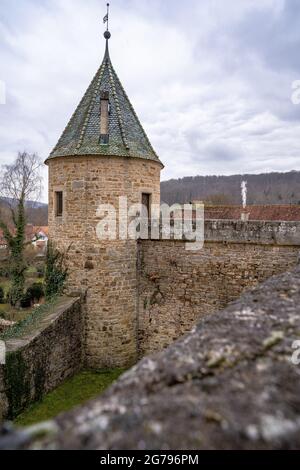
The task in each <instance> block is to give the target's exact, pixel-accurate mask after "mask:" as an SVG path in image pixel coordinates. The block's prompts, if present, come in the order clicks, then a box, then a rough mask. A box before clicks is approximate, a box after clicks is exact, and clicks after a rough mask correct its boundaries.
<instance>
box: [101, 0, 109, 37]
mask: <svg viewBox="0 0 300 470" xmlns="http://www.w3.org/2000/svg"><path fill="white" fill-rule="evenodd" d="M108 22H109V3H107V13H106V15H105V16H104V18H103V23H104V24H105V23H106V24H107V26H106V31H105V33H104V37H105V39H106V40H107V41H108V39H110V37H111V34H110V32H109V31H108Z"/></svg>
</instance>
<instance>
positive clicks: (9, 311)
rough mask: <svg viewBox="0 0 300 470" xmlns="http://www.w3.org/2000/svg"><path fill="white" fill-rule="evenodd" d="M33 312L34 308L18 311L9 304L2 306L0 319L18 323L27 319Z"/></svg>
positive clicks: (0, 307)
mask: <svg viewBox="0 0 300 470" xmlns="http://www.w3.org/2000/svg"><path fill="white" fill-rule="evenodd" d="M32 310H33V309H32V308H24V309H22V310H18V309H16V308H14V307H12V306H11V305H9V304H0V318H5V320H9V321H14V322H16V323H17V322H19V321H21V320H24V319H25V318H27V317H28V315H29V314H30V313H31V312H32Z"/></svg>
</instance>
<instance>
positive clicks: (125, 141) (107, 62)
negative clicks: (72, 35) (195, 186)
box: [48, 39, 160, 162]
mask: <svg viewBox="0 0 300 470" xmlns="http://www.w3.org/2000/svg"><path fill="white" fill-rule="evenodd" d="M104 92H106V93H107V92H108V93H109V104H110V112H109V142H108V144H103V143H101V142H100V122H101V121H100V120H101V115H100V100H101V95H102V96H103V93H104ZM76 155H78V156H80V155H105V156H124V157H134V158H142V159H147V160H154V161H157V162H160V160H159V158H158V156H157V155H156V153H155V151H154V149H153V147H152V145H151V143H150V141H149V139H148V137H147V135H146V132H145V131H144V129H143V127H142V125H141V123H140V121H139V119H138V117H137V115H136V113H135V111H134V109H133V106H132V104H131V103H130V101H129V98H128V96H127V94H126V92H125V90H124V88H123V86H122V84H121V82H120V80H119V78H118V76H117V74H116V72H115V70H114V68H113V66H112V63H111V59H110V55H109V50H108V39H107V40H106V51H105V55H104V59H103V62H102V64H101V67H100V68H99V70H98V71H97V73H96V75H95V77H94V79H93V81H92V83H91V84H90V86H89V88H88V89H87V91H86V93H85V95H84V96H83V98H82V100H81V102H80V104H79V106H78V107H77V109H76V111H75V113H74V114H73V116H72V118H71V119H70V122H69V123H68V125H67V127H66V128H65V130H64V132H63V134H62V136H61V138H60V139H59V141H58V143H57V145H56V147H55V148H54V150H53V151H52V152H51V154H50V156H49V158H48V160H49V159H52V158H56V157H64V156H76Z"/></svg>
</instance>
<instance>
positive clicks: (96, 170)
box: [46, 31, 163, 367]
mask: <svg viewBox="0 0 300 470" xmlns="http://www.w3.org/2000/svg"><path fill="white" fill-rule="evenodd" d="M104 37H105V39H106V51H105V55H104V59H103V62H102V64H101V67H100V68H99V70H98V71H97V73H96V75H95V77H94V79H93V81H92V83H91V85H90V86H89V88H88V89H87V91H86V93H85V95H84V96H83V98H82V100H81V102H80V104H79V106H78V107H77V109H76V111H75V113H74V114H73V116H72V118H71V120H70V122H69V123H68V125H67V127H66V129H65V130H64V132H63V134H62V136H61V138H60V139H59V141H58V143H57V145H56V147H55V148H54V150H53V151H52V153H51V154H50V156H49V157H48V159H47V161H46V164H47V165H48V167H49V231H50V239H51V240H52V241H53V242H54V243H55V245H56V246H57V247H58V248H59V249H60V250H65V249H66V248H68V247H70V248H69V252H68V257H67V263H68V267H69V278H68V289H69V290H70V291H76V292H77V291H86V292H87V296H86V307H87V312H86V331H85V337H86V365H87V366H88V367H111V366H124V365H130V364H132V363H134V362H135V361H136V357H137V242H136V241H135V240H121V239H119V237H117V239H116V240H100V239H99V237H98V236H97V232H96V228H97V224H98V223H99V221H100V216H99V212H98V208H99V206H100V205H101V204H111V205H113V206H114V207H115V208H116V209H118V205H119V197H120V196H126V197H127V199H128V205H131V204H136V203H141V202H142V201H145V200H146V201H148V203H149V202H151V203H155V204H159V203H160V172H161V170H162V168H163V165H162V163H161V162H160V160H159V158H158V156H157V155H156V153H155V151H154V150H153V148H152V146H151V143H150V141H149V139H148V137H147V135H146V133H145V131H144V129H143V127H142V125H141V123H140V121H139V119H138V117H137V115H136V113H135V111H134V109H133V107H132V105H131V103H130V101H129V99H128V96H127V94H126V92H125V90H124V88H123V86H122V84H121V82H120V80H119V78H118V76H117V74H116V72H115V70H114V68H113V66H112V63H111V59H110V55H109V48H108V41H109V39H110V33H109V32H108V31H106V33H105V34H104Z"/></svg>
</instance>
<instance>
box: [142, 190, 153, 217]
mask: <svg viewBox="0 0 300 470" xmlns="http://www.w3.org/2000/svg"><path fill="white" fill-rule="evenodd" d="M150 202H151V194H147V193H143V194H142V206H143V214H142V215H143V218H144V219H147V220H148V221H150V218H151V205H150Z"/></svg>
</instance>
